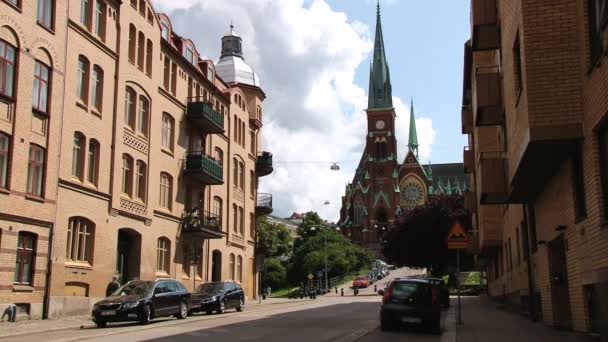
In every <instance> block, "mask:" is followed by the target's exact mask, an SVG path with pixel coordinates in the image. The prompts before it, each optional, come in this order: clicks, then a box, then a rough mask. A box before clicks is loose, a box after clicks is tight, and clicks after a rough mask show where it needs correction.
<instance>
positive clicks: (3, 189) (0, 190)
mask: <svg viewBox="0 0 608 342" xmlns="http://www.w3.org/2000/svg"><path fill="white" fill-rule="evenodd" d="M10 193H11V191H10V190H9V189H7V188H0V194H5V195H10Z"/></svg>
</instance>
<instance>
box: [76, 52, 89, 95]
mask: <svg viewBox="0 0 608 342" xmlns="http://www.w3.org/2000/svg"><path fill="white" fill-rule="evenodd" d="M89 68H90V63H89V60H88V59H87V58H86V57H85V56H83V55H80V56H78V77H77V80H76V82H77V84H76V86H77V87H76V94H77V95H78V98H79V99H80V101H82V103H84V104H88V103H89Z"/></svg>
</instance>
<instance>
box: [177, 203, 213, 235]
mask: <svg viewBox="0 0 608 342" xmlns="http://www.w3.org/2000/svg"><path fill="white" fill-rule="evenodd" d="M182 233H183V234H184V235H187V236H190V237H194V238H202V239H221V238H222V236H223V234H222V218H221V217H220V216H218V215H216V214H212V213H210V212H207V211H204V210H202V209H200V208H194V209H185V210H184V213H183V214H182Z"/></svg>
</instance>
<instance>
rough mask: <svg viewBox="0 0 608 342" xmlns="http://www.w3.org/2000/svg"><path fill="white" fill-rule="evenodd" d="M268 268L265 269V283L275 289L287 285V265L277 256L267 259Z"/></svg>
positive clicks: (266, 265)
mask: <svg viewBox="0 0 608 342" xmlns="http://www.w3.org/2000/svg"><path fill="white" fill-rule="evenodd" d="M265 267H266V270H265V271H264V279H263V280H262V282H263V283H264V285H270V287H271V288H273V289H280V288H282V287H284V286H285V285H286V280H287V272H286V270H285V266H283V264H282V263H281V261H279V260H278V259H276V258H270V259H266V262H265Z"/></svg>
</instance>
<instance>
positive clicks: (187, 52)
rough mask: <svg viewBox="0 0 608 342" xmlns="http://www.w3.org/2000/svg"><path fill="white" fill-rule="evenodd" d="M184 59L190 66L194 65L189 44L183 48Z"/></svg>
mask: <svg viewBox="0 0 608 342" xmlns="http://www.w3.org/2000/svg"><path fill="white" fill-rule="evenodd" d="M184 57H186V60H187V61H188V62H190V63H191V64H194V47H193V46H192V44H190V43H186V44H185V46H184Z"/></svg>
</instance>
